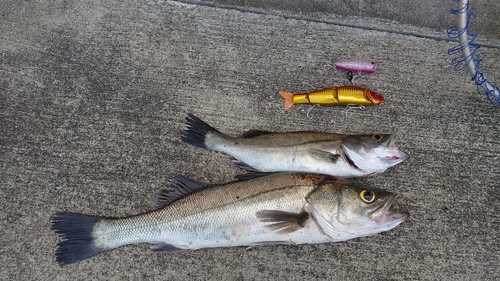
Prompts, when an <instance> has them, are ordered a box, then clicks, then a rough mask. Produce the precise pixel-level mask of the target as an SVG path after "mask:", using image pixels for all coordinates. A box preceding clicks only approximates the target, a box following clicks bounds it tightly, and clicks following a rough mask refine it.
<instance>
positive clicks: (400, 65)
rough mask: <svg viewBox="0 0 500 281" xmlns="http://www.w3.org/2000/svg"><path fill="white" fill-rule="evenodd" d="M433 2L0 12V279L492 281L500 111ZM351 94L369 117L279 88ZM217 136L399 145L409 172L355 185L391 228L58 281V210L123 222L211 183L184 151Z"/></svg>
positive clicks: (211, 172)
mask: <svg viewBox="0 0 500 281" xmlns="http://www.w3.org/2000/svg"><path fill="white" fill-rule="evenodd" d="M474 2H475V3H473V7H476V8H477V9H478V10H479V11H483V12H482V13H476V16H475V17H476V18H477V21H476V22H477V23H478V22H482V25H477V26H476V27H475V28H476V29H475V30H476V32H480V34H481V35H483V36H480V40H479V42H481V43H482V44H484V45H485V46H486V47H484V48H481V49H480V51H479V53H480V55H481V56H482V58H484V64H483V66H482V70H483V71H484V72H485V75H486V76H487V78H490V79H491V81H492V82H494V83H495V82H496V83H497V85H498V83H500V71H499V67H500V43H499V42H500V41H499V37H500V34H499V32H498V30H499V21H498V16H496V15H498V14H499V11H500V7H499V5H498V3H497V2H495V0H491V1H474ZM454 6H455V4H454V3H453V2H451V0H450V1H448V0H439V1H430V0H425V1H406V0H399V1H390V0H382V1H369V0H362V1H326V0H324V1H321V0H316V1H298V0H289V1H260V0H250V1H238V0H232V1H231V0H227V1H224V0H220V1H214V2H208V1H132V0H125V1H116V0H111V1H71V0H69V1H9V0H4V1H0V19H1V20H0V130H1V131H0V147H1V156H0V159H1V160H0V163H1V166H0V179H1V184H2V186H1V188H0V203H1V204H0V206H1V207H0V208H1V212H0V231H1V235H0V237H1V238H0V239H1V246H0V253H1V255H0V263H1V264H2V266H1V269H0V279H1V280H175V279H178V280H262V279H268V280H499V279H500V251H499V248H500V247H499V245H500V244H499V238H500V237H499V232H500V226H499V223H500V215H499V214H500V207H499V206H500V202H499V200H500V187H499V180H500V178H499V173H500V170H499V167H500V161H499V151H500V139H499V135H500V126H499V122H500V121H499V120H500V111H499V109H498V107H494V106H492V105H490V104H488V103H487V102H486V101H485V99H484V98H483V97H482V96H480V95H478V94H477V93H476V92H475V86H474V84H473V82H472V81H470V75H469V74H468V73H466V72H460V73H456V72H454V71H453V67H452V64H451V62H450V61H451V58H450V57H449V56H448V55H447V50H448V49H449V48H451V47H453V46H455V44H456V43H454V42H450V41H448V40H447V37H446V34H445V29H446V28H447V27H448V26H450V25H454V24H455V17H453V16H451V15H449V14H448V11H449V10H450V9H451V8H453V7H454ZM348 58H370V59H374V60H376V61H379V62H380V65H379V68H378V70H377V71H376V73H375V74H373V75H366V76H363V77H360V78H357V79H356V80H355V83H356V85H358V86H363V87H368V88H370V89H373V90H375V91H377V92H379V93H380V94H382V95H384V96H385V97H386V101H385V102H384V103H382V104H381V105H379V106H377V107H372V108H366V109H365V110H359V109H352V110H350V111H349V113H350V114H348V115H349V116H346V110H347V109H346V108H345V107H318V108H314V109H312V110H311V112H310V116H311V117H312V118H311V119H309V118H308V117H307V116H306V112H307V110H308V109H310V106H307V105H304V106H295V107H293V108H292V109H291V110H289V111H288V112H285V111H284V110H283V101H282V99H281V98H280V97H279V95H278V94H277V92H278V91H280V90H287V91H293V92H304V91H312V90H316V89H320V88H324V87H330V86H334V85H343V84H349V82H348V80H347V79H346V77H345V73H343V72H341V71H339V70H334V69H332V68H330V67H325V65H327V64H329V63H332V62H334V61H338V60H343V59H348ZM187 113H194V114H196V115H197V116H198V117H200V118H202V119H204V120H205V121H207V122H208V123H210V124H212V125H214V126H216V127H217V128H219V129H220V130H221V131H223V132H225V133H228V134H232V135H238V134H241V133H243V132H244V131H246V130H249V129H260V130H268V131H280V132H286V131H299V130H312V131H325V132H335V133H346V134H356V133H358V134H365V133H373V132H382V133H395V134H396V135H397V144H398V146H399V147H400V148H401V149H402V150H404V151H406V152H408V153H409V154H410V155H411V158H410V160H408V161H406V162H404V163H402V164H400V165H398V166H396V167H394V168H391V169H389V170H388V171H387V172H385V173H383V174H380V175H377V176H374V177H371V178H366V179H358V180H355V181H357V182H360V183H364V184H366V185H369V186H373V187H377V188H383V189H386V190H389V191H392V192H395V193H397V194H398V197H397V200H396V203H395V205H394V208H395V209H396V210H406V211H408V212H409V213H410V214H411V217H410V219H409V220H407V221H406V222H404V223H403V224H401V225H400V226H398V227H396V228H395V229H393V230H391V231H389V232H386V233H383V234H379V235H377V236H373V237H365V238H359V239H354V240H350V241H347V242H343V243H330V244H321V245H301V246H262V247H256V248H252V249H246V248H244V247H237V248H221V249H203V250H198V251H193V252H183V253H176V254H172V255H165V254H164V255H161V254H153V253H151V252H150V251H149V249H148V245H145V244H142V245H133V246H125V247H122V248H119V249H117V250H114V251H111V252H108V253H104V254H101V255H99V256H96V257H93V258H91V259H89V260H86V261H83V262H80V263H77V264H74V265H70V266H66V267H60V266H59V265H58V264H57V263H56V261H55V258H54V253H55V249H56V244H57V243H58V242H59V241H61V239H60V238H59V237H58V236H57V235H56V234H55V233H54V232H53V231H52V230H51V229H50V223H49V218H50V216H51V215H52V214H53V213H55V212H58V211H71V212H79V213H85V214H93V215H102V216H126V215H131V214H137V213H142V212H145V211H149V210H151V209H152V207H151V205H150V202H151V198H152V197H153V195H154V194H155V193H156V191H157V190H159V189H160V188H162V187H163V185H164V183H165V181H166V180H167V179H168V177H169V175H171V174H182V175H185V176H188V177H191V178H193V179H195V180H199V181H206V182H211V183H223V182H228V181H231V180H233V178H234V176H235V175H237V174H239V173H241V172H242V171H241V170H239V169H238V168H237V167H235V166H234V165H233V164H232V163H231V161H230V159H229V157H227V156H225V155H222V154H220V153H215V152H210V151H206V150H202V149H199V148H196V147H193V146H189V145H186V144H184V143H182V142H181V140H180V138H179V136H180V132H181V131H182V130H183V129H185V121H184V118H185V116H186V114H187Z"/></svg>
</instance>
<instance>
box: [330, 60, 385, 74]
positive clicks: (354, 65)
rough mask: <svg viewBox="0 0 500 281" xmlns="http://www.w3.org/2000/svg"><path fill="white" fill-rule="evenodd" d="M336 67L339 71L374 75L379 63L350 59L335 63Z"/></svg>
mask: <svg viewBox="0 0 500 281" xmlns="http://www.w3.org/2000/svg"><path fill="white" fill-rule="evenodd" d="M334 66H335V67H336V68H338V69H342V70H346V71H352V72H354V73H356V72H358V73H360V72H365V73H373V72H375V69H377V66H378V62H375V61H372V60H361V59H349V60H343V61H339V62H337V63H335V64H334Z"/></svg>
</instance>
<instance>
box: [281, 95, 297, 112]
mask: <svg viewBox="0 0 500 281" xmlns="http://www.w3.org/2000/svg"><path fill="white" fill-rule="evenodd" d="M279 94H280V96H281V97H283V98H284V99H285V110H289V109H290V108H291V107H292V106H293V105H294V103H293V94H292V93H289V92H279Z"/></svg>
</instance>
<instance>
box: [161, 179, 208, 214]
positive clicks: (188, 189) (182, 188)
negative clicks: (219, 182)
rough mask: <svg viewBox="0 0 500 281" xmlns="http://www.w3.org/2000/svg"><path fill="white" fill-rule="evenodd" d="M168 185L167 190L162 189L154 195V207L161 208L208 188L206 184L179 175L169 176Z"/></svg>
mask: <svg viewBox="0 0 500 281" xmlns="http://www.w3.org/2000/svg"><path fill="white" fill-rule="evenodd" d="M168 183H169V186H170V188H169V189H162V190H160V191H159V192H158V193H157V194H156V197H155V199H154V200H153V205H154V206H155V207H159V208H163V207H165V206H168V205H170V204H172V202H175V201H177V200H179V199H181V198H183V197H186V196H188V195H190V194H193V193H195V192H197V191H200V190H203V189H205V188H207V187H209V186H210V185H209V184H208V183H204V182H198V181H195V180H192V179H189V178H186V177H184V176H180V175H173V176H171V177H170V179H169V180H168Z"/></svg>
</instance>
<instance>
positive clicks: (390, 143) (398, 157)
mask: <svg viewBox="0 0 500 281" xmlns="http://www.w3.org/2000/svg"><path fill="white" fill-rule="evenodd" d="M382 145H383V146H385V147H386V148H387V149H388V150H390V151H392V152H393V153H392V155H388V156H385V157H384V160H385V161H386V162H387V163H389V164H391V165H396V164H398V163H401V162H403V161H405V160H407V159H408V158H410V155H408V154H407V153H405V152H403V151H401V150H399V149H398V148H397V147H396V137H395V136H394V135H391V136H389V139H387V140H386V141H385V142H384V143H383V144H382Z"/></svg>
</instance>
